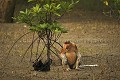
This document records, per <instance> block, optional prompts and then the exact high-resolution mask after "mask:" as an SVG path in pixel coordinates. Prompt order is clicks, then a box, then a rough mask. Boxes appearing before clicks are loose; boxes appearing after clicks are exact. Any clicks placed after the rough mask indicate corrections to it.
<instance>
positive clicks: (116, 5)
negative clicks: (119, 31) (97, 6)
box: [102, 0, 120, 19]
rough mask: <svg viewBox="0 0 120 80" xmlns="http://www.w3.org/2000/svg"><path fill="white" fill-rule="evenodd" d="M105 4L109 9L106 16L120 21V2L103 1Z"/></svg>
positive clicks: (115, 0)
mask: <svg viewBox="0 0 120 80" xmlns="http://www.w3.org/2000/svg"><path fill="white" fill-rule="evenodd" d="M102 1H103V3H104V4H105V5H106V6H107V7H108V9H107V10H105V12H104V13H105V14H107V15H109V16H113V17H117V18H118V19H120V0H102Z"/></svg>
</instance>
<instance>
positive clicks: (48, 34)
mask: <svg viewBox="0 0 120 80" xmlns="http://www.w3.org/2000/svg"><path fill="white" fill-rule="evenodd" d="M46 33H47V59H48V63H49V64H48V65H47V68H48V69H49V70H50V43H51V41H50V30H48V29H47V30H46Z"/></svg>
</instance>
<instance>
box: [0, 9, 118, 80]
mask: <svg viewBox="0 0 120 80" xmlns="http://www.w3.org/2000/svg"><path fill="white" fill-rule="evenodd" d="M60 22H61V23H62V24H63V25H64V26H65V28H66V29H68V30H69V31H68V33H65V34H62V36H61V37H60V39H59V40H58V42H60V43H61V44H62V43H63V42H64V41H66V40H70V41H72V42H75V43H77V46H78V49H79V51H80V53H81V55H82V58H81V63H82V65H83V64H87V65H89V64H98V65H99V66H98V67H83V68H81V70H80V71H76V70H72V71H68V72H63V71H62V67H61V66H60V65H57V61H54V63H56V65H55V64H52V65H51V71H49V72H36V71H34V70H33V68H32V63H31V62H29V59H30V55H29V54H30V51H29V52H28V53H27V55H26V56H25V58H24V60H23V61H22V62H21V58H22V55H23V53H24V52H25V50H26V49H27V47H28V45H29V44H30V43H31V38H32V36H31V35H32V34H28V35H27V36H25V37H23V38H22V39H21V40H20V41H18V43H17V44H16V45H15V46H14V48H13V50H12V51H11V53H10V54H9V55H8V54H7V53H8V50H9V49H10V47H11V45H12V44H13V43H14V42H15V40H17V39H18V38H19V37H20V36H21V35H23V34H24V33H26V32H28V28H27V27H25V26H24V24H16V23H14V24H12V23H4V24H2V23H1V24H0V80H120V24H119V23H118V22H117V21H116V20H115V19H113V18H109V17H105V16H104V15H102V14H100V13H99V12H89V11H87V12H86V11H79V10H77V11H74V12H71V13H70V14H67V15H65V16H64V17H63V18H62V19H61V20H60ZM7 55H8V57H7Z"/></svg>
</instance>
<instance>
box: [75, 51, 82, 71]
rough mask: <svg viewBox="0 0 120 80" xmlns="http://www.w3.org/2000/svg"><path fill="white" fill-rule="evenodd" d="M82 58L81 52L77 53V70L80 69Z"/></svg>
mask: <svg viewBox="0 0 120 80" xmlns="http://www.w3.org/2000/svg"><path fill="white" fill-rule="evenodd" d="M80 59H81V54H80V53H77V60H76V64H75V69H77V70H80V68H79V63H80Z"/></svg>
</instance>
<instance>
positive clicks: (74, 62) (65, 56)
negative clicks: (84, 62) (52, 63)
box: [60, 41, 81, 70]
mask: <svg viewBox="0 0 120 80" xmlns="http://www.w3.org/2000/svg"><path fill="white" fill-rule="evenodd" d="M60 57H61V59H62V66H63V69H64V70H71V69H77V70H79V63H80V58H81V54H80V53H79V52H78V49H77V46H76V44H75V43H72V42H70V41H66V42H65V43H64V44H63V48H62V50H61V52H60ZM66 67H67V69H66Z"/></svg>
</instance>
